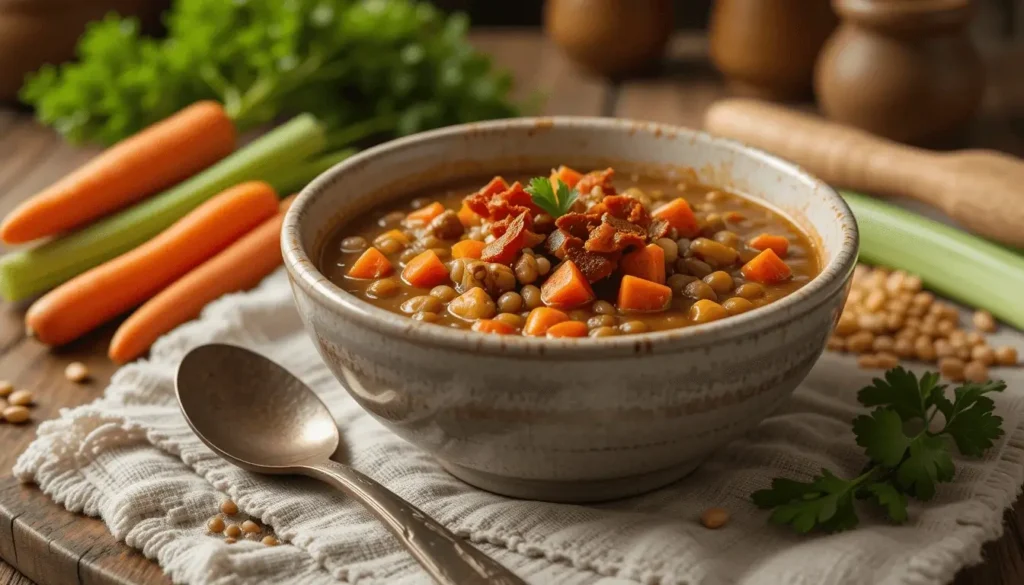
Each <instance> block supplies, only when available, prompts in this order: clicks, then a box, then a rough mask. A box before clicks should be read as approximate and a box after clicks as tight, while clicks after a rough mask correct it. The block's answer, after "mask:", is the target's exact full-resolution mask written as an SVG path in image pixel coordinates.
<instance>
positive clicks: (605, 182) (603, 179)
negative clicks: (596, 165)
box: [576, 168, 615, 195]
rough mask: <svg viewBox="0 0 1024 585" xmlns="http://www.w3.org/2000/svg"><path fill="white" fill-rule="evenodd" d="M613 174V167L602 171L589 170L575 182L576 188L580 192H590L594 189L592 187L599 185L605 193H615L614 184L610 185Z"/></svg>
mask: <svg viewBox="0 0 1024 585" xmlns="http://www.w3.org/2000/svg"><path fill="white" fill-rule="evenodd" d="M614 175H615V169H612V168H607V169H605V170H603V171H591V172H589V173H587V174H585V175H583V178H582V179H580V181H579V182H578V183H576V190H577V191H579V192H580V193H584V194H587V193H590V192H591V191H593V190H594V187H601V190H602V191H604V194H605V195H613V194H615V186H614V185H612V177H613V176H614Z"/></svg>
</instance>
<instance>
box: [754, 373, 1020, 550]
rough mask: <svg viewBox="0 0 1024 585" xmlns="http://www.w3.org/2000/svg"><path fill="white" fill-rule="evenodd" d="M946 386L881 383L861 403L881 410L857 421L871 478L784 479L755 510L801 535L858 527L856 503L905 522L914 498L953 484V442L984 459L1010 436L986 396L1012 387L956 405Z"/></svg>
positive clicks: (959, 396)
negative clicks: (768, 512) (940, 485)
mask: <svg viewBox="0 0 1024 585" xmlns="http://www.w3.org/2000/svg"><path fill="white" fill-rule="evenodd" d="M938 382H939V375H938V374H934V373H926V374H924V375H923V376H922V377H921V380H920V381H918V379H917V377H916V376H915V375H914V374H913V373H912V372H909V371H907V370H904V369H903V368H894V369H892V370H889V371H888V372H886V374H885V379H884V380H882V379H877V378H876V379H875V380H874V383H873V384H872V385H871V386H868V387H866V388H864V389H862V390H861V391H860V392H859V393H858V394H857V400H858V401H860V403H861V404H863V405H864V406H866V407H877V408H875V409H874V410H873V411H871V413H870V414H866V415H861V416H858V417H857V418H856V419H855V420H854V421H853V432H854V434H855V435H856V437H857V444H858V445H860V446H861V447H863V448H864V453H865V455H867V457H868V459H869V463H868V465H867V466H866V468H865V470H864V472H863V473H861V474H860V475H859V476H857V477H855V478H853V479H843V478H841V477H838V476H836V475H835V474H833V473H832V472H830V471H828V470H826V469H823V470H822V471H821V475H818V476H816V477H814V478H813V479H812V480H811V481H808V482H800V481H793V480H789V479H782V478H776V479H775V480H773V481H772V487H771V488H770V489H764V490H760V491H757V492H754V494H753V495H752V496H751V497H752V499H753V501H754V503H755V504H757V505H758V506H759V507H761V508H771V509H774V511H773V512H772V515H771V521H772V522H775V523H777V524H783V525H788V526H791V527H792V528H793V529H794V530H796V531H797V532H810V531H811V530H814V529H819V530H824V531H826V532H835V531H840V530H847V529H850V528H853V527H855V526H856V525H857V510H856V508H855V507H854V500H855V499H860V500H867V501H869V502H871V503H873V504H875V505H877V506H879V507H881V508H882V510H884V511H885V514H886V515H887V516H888V517H889V519H890V520H892V521H893V522H896V523H900V522H903V521H905V520H906V519H907V498H908V497H914V498H917V499H919V500H930V499H931V498H932V497H933V496H934V495H935V487H936V485H937V484H938V483H940V482H948V481H951V480H952V479H953V472H954V467H953V457H952V453H951V444H950V443H951V442H952V443H955V444H956V447H957V449H958V450H959V451H960V453H962V454H964V455H968V456H971V457H978V456H981V455H982V454H983V453H984V452H985V450H987V449H988V448H989V447H991V446H992V445H993V443H994V442H995V440H996V439H998V438H999V437H1001V436H1002V435H1003V429H1002V427H1001V425H1002V421H1003V419H1002V418H1000V417H998V416H996V415H995V414H993V410H994V409H995V404H994V403H993V402H992V399H991V398H989V397H988V396H986V394H989V393H991V392H1002V391H1003V390H1004V389H1005V388H1006V384H1005V383H1003V382H996V381H989V382H985V383H983V384H977V383H967V384H963V385H961V386H959V387H958V388H956V389H954V390H953V400H952V401H950V399H949V398H948V397H947V396H946V386H945V385H939V383H938ZM939 415H941V425H940V424H939V422H940V421H939Z"/></svg>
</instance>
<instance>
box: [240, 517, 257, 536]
mask: <svg viewBox="0 0 1024 585" xmlns="http://www.w3.org/2000/svg"><path fill="white" fill-rule="evenodd" d="M259 531H260V525H259V524H257V523H255V522H253V521H252V520H246V521H245V522H242V532H245V533H246V534H256V533H257V532H259Z"/></svg>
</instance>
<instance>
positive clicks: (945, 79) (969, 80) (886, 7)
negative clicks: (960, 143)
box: [815, 0, 985, 143]
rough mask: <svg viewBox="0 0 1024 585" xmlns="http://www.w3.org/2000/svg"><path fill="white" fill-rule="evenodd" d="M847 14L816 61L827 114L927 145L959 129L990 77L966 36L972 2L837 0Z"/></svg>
mask: <svg viewBox="0 0 1024 585" xmlns="http://www.w3.org/2000/svg"><path fill="white" fill-rule="evenodd" d="M832 5H833V7H834V8H835V10H836V12H837V13H838V14H839V16H840V18H841V19H842V21H843V22H842V24H841V25H840V27H839V29H838V30H837V31H836V32H835V34H834V35H833V36H832V38H831V39H829V41H828V43H827V44H826V45H825V48H824V49H823V50H822V52H821V56H820V57H819V59H818V64H817V69H816V73H815V92H816V93H817V96H818V101H819V104H820V106H821V108H822V110H823V111H824V113H825V115H827V116H828V117H829V118H832V119H833V120H836V121H838V122H842V123H845V124H849V125H851V126H856V127H858V128H862V129H864V130H868V131H870V132H872V133H874V134H877V135H879V136H884V137H886V138H890V139H892V140H898V141H901V142H909V143H927V142H932V141H935V140H942V139H945V138H948V137H950V136H951V135H953V134H955V133H956V132H957V131H958V130H960V129H961V128H962V127H963V126H964V125H965V123H966V122H968V121H969V120H970V118H971V116H972V115H973V114H974V112H975V110H976V109H977V108H978V105H979V104H980V103H981V98H982V94H983V91H984V86H985V80H984V70H983V66H982V62H981V59H980V57H979V56H978V52H977V50H976V49H975V47H974V45H973V44H972V42H971V39H970V36H969V34H968V30H967V27H968V24H969V23H970V20H971V17H972V15H973V4H972V1H971V0H832Z"/></svg>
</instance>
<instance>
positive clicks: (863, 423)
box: [853, 408, 910, 467]
mask: <svg viewBox="0 0 1024 585" xmlns="http://www.w3.org/2000/svg"><path fill="white" fill-rule="evenodd" d="M853 434H854V435H856V437H857V444H858V445H860V446H861V447H864V453H865V454H867V456H868V457H869V458H870V459H871V460H872V461H875V462H877V463H879V464H881V465H884V466H885V467H896V466H897V465H899V464H900V461H902V460H903V455H904V453H906V451H907V447H909V446H910V438H909V437H907V436H906V435H905V434H903V421H902V420H901V419H900V415H898V414H897V413H896V411H895V410H893V409H889V408H876V409H875V410H874V411H872V412H871V414H870V415H866V414H862V415H860V416H858V417H857V418H856V419H854V421H853Z"/></svg>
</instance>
